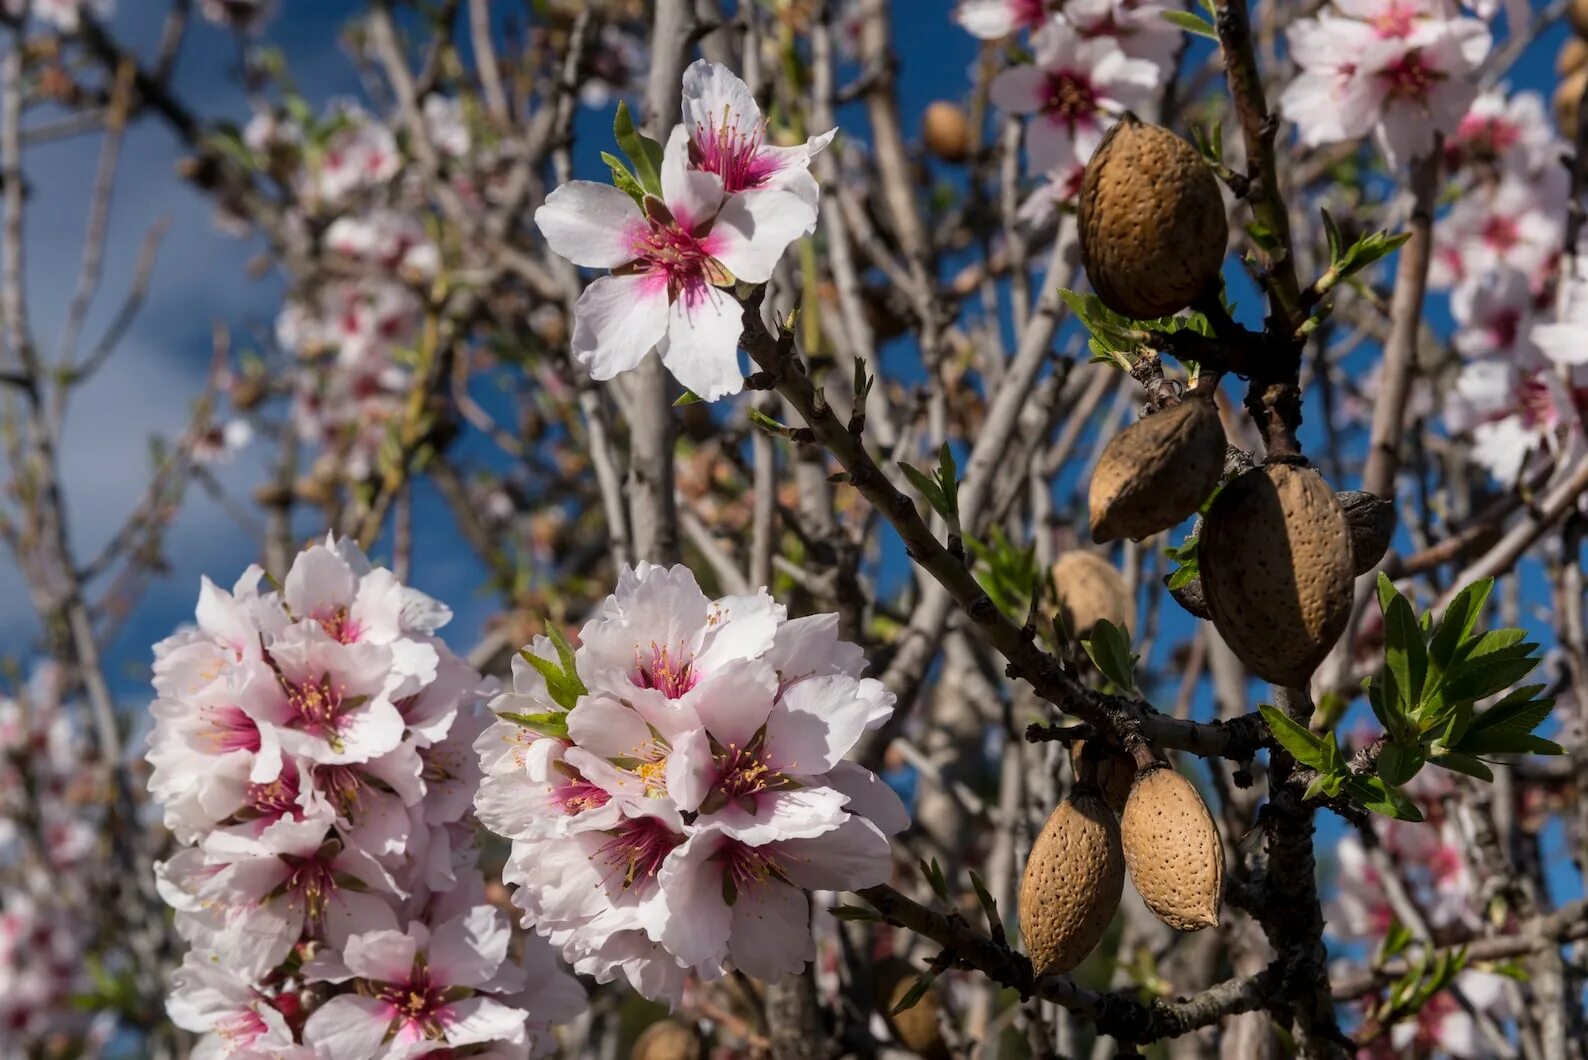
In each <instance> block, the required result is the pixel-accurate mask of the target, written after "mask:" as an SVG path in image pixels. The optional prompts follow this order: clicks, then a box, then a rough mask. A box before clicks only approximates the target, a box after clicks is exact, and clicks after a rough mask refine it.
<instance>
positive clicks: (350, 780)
mask: <svg viewBox="0 0 1588 1060" xmlns="http://www.w3.org/2000/svg"><path fill="white" fill-rule="evenodd" d="M314 781H315V786H316V787H318V788H319V789H320V791H322V792H323V793H324V794H325V797H326V799H327V800H328V801H329V802H330V803H331V805H332V806H334V807H335V808H336V812H337V813H338V814H339V815H340V816H341V817H343V818H345V819H346V820H349V821H351V820H353V819H354V818H355V817H357V816H358V812H359V809H360V807H361V806H362V805H363V802H364V791H365V790H366V789H367V788H368V787H369V781H367V780H365V779H364V776H363V774H362V773H360V772H359V771H358V770H357V769H355V768H353V767H352V766H319V767H317V768H316V769H315V771H314Z"/></svg>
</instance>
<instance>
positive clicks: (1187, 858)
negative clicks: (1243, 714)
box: [1020, 743, 1224, 975]
mask: <svg viewBox="0 0 1588 1060" xmlns="http://www.w3.org/2000/svg"><path fill="white" fill-rule="evenodd" d="M1074 755H1075V760H1076V775H1077V777H1078V778H1079V779H1078V780H1077V782H1076V784H1075V786H1074V787H1072V788H1071V789H1070V794H1069V797H1068V798H1066V799H1065V800H1064V801H1063V802H1061V803H1060V804H1059V806H1058V809H1056V810H1054V811H1053V813H1052V815H1051V816H1049V817H1048V821H1047V824H1045V825H1043V826H1042V832H1041V834H1039V835H1038V836H1037V841H1036V842H1035V843H1034V844H1033V845H1032V847H1031V856H1030V858H1029V859H1027V861H1026V871H1025V877H1024V879H1022V880H1021V883H1020V934H1021V937H1022V938H1024V939H1025V943H1026V949H1027V951H1028V952H1029V953H1030V954H1031V964H1032V967H1033V968H1034V969H1035V970H1036V973H1037V974H1038V975H1059V974H1062V973H1064V972H1068V971H1069V970H1070V969H1072V968H1074V967H1075V966H1076V965H1078V964H1080V963H1081V961H1083V960H1085V959H1086V955H1087V954H1089V953H1091V952H1092V950H1093V949H1095V948H1096V946H1097V944H1098V942H1099V941H1101V940H1102V937H1103V933H1104V932H1105V931H1107V930H1108V924H1109V921H1111V920H1112V919H1113V918H1114V911H1115V910H1116V909H1118V908H1119V898H1120V894H1121V893H1122V892H1123V890H1124V886H1125V874H1126V873H1127V872H1128V873H1129V874H1130V881H1131V883H1133V884H1135V886H1136V890H1137V892H1139V893H1140V894H1141V897H1142V901H1144V902H1145V903H1146V904H1147V908H1148V909H1151V910H1152V912H1153V914H1154V915H1155V916H1157V917H1158V919H1159V920H1162V921H1163V922H1164V923H1165V924H1168V925H1169V926H1170V927H1172V928H1175V929H1176V930H1179V931H1200V930H1201V929H1202V928H1205V927H1210V926H1212V925H1215V924H1217V923H1218V922H1219V902H1220V899H1221V897H1222V894H1223V890H1224V846H1223V844H1222V843H1221V842H1220V840H1219V833H1218V828H1217V827H1216V826H1215V825H1214V823H1213V816H1212V814H1210V813H1209V812H1208V808H1207V804H1206V803H1204V802H1203V801H1202V796H1201V795H1199V794H1197V790H1196V788H1195V787H1194V786H1192V784H1191V782H1190V781H1188V780H1186V778H1185V777H1182V776H1181V775H1180V774H1179V773H1176V772H1175V771H1174V770H1173V769H1171V768H1169V766H1167V765H1165V764H1164V763H1163V762H1161V761H1156V760H1153V759H1152V758H1151V756H1150V754H1146V755H1145V757H1144V759H1143V761H1142V763H1141V765H1140V768H1137V766H1136V763H1135V762H1134V761H1133V760H1132V759H1131V758H1130V757H1128V756H1126V755H1124V754H1122V753H1120V752H1118V751H1112V750H1107V749H1103V748H1098V747H1091V746H1084V745H1082V744H1079V743H1078V744H1077V745H1076V746H1075V748H1074Z"/></svg>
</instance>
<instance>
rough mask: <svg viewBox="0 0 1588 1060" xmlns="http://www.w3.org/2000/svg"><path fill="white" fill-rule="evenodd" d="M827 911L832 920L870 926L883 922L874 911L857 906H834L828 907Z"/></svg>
mask: <svg viewBox="0 0 1588 1060" xmlns="http://www.w3.org/2000/svg"><path fill="white" fill-rule="evenodd" d="M827 911H828V912H829V913H831V914H833V916H834V918H836V919H838V920H843V921H846V922H850V923H857V924H870V923H882V922H883V920H882V917H881V915H879V914H878V913H877V912H876V911H875V910H872V909H866V908H864V907H863V906H858V905H842V904H840V905H834V906H829V907H828V909H827Z"/></svg>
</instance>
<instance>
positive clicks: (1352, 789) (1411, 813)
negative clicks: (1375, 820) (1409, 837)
mask: <svg viewBox="0 0 1588 1060" xmlns="http://www.w3.org/2000/svg"><path fill="white" fill-rule="evenodd" d="M1345 789H1346V791H1348V792H1349V793H1350V795H1351V797H1352V798H1353V799H1355V800H1356V801H1357V802H1360V803H1361V804H1362V805H1363V806H1365V807H1367V808H1368V809H1369V810H1372V811H1373V812H1374V813H1377V814H1383V815H1384V816H1385V817H1393V818H1395V819H1396V820H1398V821H1421V820H1422V819H1423V812H1422V811H1421V810H1419V809H1418V808H1417V804H1416V803H1414V802H1412V800H1410V799H1408V798H1407V797H1406V796H1405V795H1402V794H1401V793H1400V792H1399V791H1397V790H1396V789H1395V788H1392V787H1390V786H1389V785H1388V784H1385V783H1384V781H1383V780H1381V779H1380V778H1378V777H1375V776H1355V777H1352V778H1350V779H1349V780H1347V781H1346V782H1345Z"/></svg>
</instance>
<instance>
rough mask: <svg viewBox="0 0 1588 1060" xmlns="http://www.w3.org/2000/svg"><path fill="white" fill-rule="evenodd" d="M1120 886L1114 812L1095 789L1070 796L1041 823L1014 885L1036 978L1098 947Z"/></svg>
mask: <svg viewBox="0 0 1588 1060" xmlns="http://www.w3.org/2000/svg"><path fill="white" fill-rule="evenodd" d="M1124 887H1125V857H1124V853H1123V852H1122V850H1121V848H1120V839H1119V822H1117V821H1116V820H1114V814H1113V811H1112V810H1110V809H1109V808H1108V807H1107V806H1106V805H1105V804H1104V803H1103V799H1102V797H1101V795H1100V794H1099V793H1098V792H1097V790H1096V789H1095V788H1081V789H1078V790H1077V791H1075V792H1072V793H1071V794H1070V797H1069V798H1067V799H1065V800H1064V801H1063V802H1061V803H1059V806H1058V809H1056V810H1054V811H1053V813H1052V814H1051V815H1050V816H1049V817H1048V823H1047V824H1045V825H1043V826H1042V832H1041V834H1040V835H1038V836H1037V841H1036V842H1035V843H1034V844H1032V847H1031V857H1030V859H1029V860H1027V862H1026V873H1025V877H1024V878H1023V879H1022V880H1021V881H1020V935H1021V937H1022V938H1023V939H1025V944H1026V952H1028V953H1029V954H1030V955H1031V964H1032V967H1034V968H1035V969H1036V972H1037V974H1038V975H1057V974H1061V973H1063V972H1067V971H1069V970H1070V969H1072V968H1074V967H1075V966H1076V965H1078V964H1080V963H1081V962H1082V961H1083V960H1085V959H1086V955H1087V954H1089V953H1091V952H1092V950H1094V949H1096V948H1097V944H1098V942H1099V941H1101V939H1102V937H1103V932H1105V931H1107V930H1108V922H1109V921H1110V920H1112V919H1113V918H1114V910H1116V909H1118V908H1119V896H1120V893H1121V892H1122V891H1123V890H1124Z"/></svg>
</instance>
